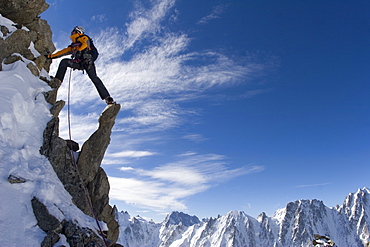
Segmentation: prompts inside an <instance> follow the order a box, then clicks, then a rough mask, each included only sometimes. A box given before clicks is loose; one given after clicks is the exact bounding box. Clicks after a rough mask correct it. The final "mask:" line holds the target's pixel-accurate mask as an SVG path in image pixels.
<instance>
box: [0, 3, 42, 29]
mask: <svg viewBox="0 0 370 247" xmlns="http://www.w3.org/2000/svg"><path fill="white" fill-rule="evenodd" d="M47 8H49V5H48V4H47V3H46V2H45V0H27V1H25V0H0V13H1V14H2V15H3V16H5V17H7V18H9V19H11V20H13V21H14V22H16V23H19V24H22V25H25V24H28V23H30V22H32V21H33V20H34V19H35V18H36V17H37V16H39V15H40V14H41V13H42V12H44V11H45V10H46V9H47Z"/></svg>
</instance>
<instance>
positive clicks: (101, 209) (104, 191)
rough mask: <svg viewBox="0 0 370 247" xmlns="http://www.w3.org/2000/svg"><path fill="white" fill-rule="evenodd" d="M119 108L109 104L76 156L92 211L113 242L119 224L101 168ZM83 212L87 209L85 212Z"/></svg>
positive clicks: (115, 239) (116, 236)
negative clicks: (103, 224)
mask: <svg viewBox="0 0 370 247" xmlns="http://www.w3.org/2000/svg"><path fill="white" fill-rule="evenodd" d="M120 109H121V106H120V105H119V104H112V105H110V106H108V108H107V109H105V111H104V112H103V113H102V114H101V116H100V118H99V127H98V129H97V130H96V131H95V132H94V133H93V134H92V135H91V136H90V138H89V139H88V140H87V141H86V142H85V143H84V144H83V146H82V148H81V153H80V156H79V158H78V169H79V171H80V174H81V177H82V179H83V181H84V183H85V185H86V187H87V188H88V189H89V192H90V197H91V200H92V202H93V204H94V212H95V214H96V215H98V218H99V219H101V220H103V221H105V222H106V223H107V225H108V228H109V232H108V238H109V239H111V240H113V241H114V242H115V241H117V239H118V233H119V232H118V224H117V222H116V220H115V217H114V211H113V209H112V207H111V206H110V205H109V198H108V193H109V182H108V179H107V175H106V174H105V172H104V170H103V169H101V168H100V164H101V162H102V160H103V157H104V154H105V151H106V149H107V147H108V144H109V142H110V135H111V132H112V128H113V125H114V122H115V119H116V116H117V114H118V112H119V110H120ZM84 212H85V213H87V214H88V212H86V210H85V211H84Z"/></svg>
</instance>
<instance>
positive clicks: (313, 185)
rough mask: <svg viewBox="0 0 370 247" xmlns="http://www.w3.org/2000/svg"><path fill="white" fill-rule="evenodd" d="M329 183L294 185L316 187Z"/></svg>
mask: <svg viewBox="0 0 370 247" xmlns="http://www.w3.org/2000/svg"><path fill="white" fill-rule="evenodd" d="M329 184H331V183H321V184H305V185H297V186H295V187H297V188H305V187H317V186H325V185H329Z"/></svg>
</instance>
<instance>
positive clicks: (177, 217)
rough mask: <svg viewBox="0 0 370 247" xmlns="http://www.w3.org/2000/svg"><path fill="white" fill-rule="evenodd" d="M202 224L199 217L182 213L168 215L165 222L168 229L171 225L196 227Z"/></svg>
mask: <svg viewBox="0 0 370 247" xmlns="http://www.w3.org/2000/svg"><path fill="white" fill-rule="evenodd" d="M198 223H200V220H199V219H198V217H197V216H190V215H188V214H184V213H182V212H177V211H175V212H172V213H171V214H169V215H167V217H166V219H165V220H164V222H163V224H164V225H165V226H166V227H168V226H169V225H180V224H181V225H183V226H186V227H189V226H192V225H195V224H198Z"/></svg>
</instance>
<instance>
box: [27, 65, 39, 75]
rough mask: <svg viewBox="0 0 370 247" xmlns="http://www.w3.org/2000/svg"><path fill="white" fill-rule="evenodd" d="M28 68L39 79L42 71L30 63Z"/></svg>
mask: <svg viewBox="0 0 370 247" xmlns="http://www.w3.org/2000/svg"><path fill="white" fill-rule="evenodd" d="M27 68H28V69H29V70H30V71H31V73H32V74H33V75H34V76H37V77H38V76H39V75H40V70H39V69H38V68H37V67H36V65H35V64H33V63H29V64H27Z"/></svg>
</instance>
